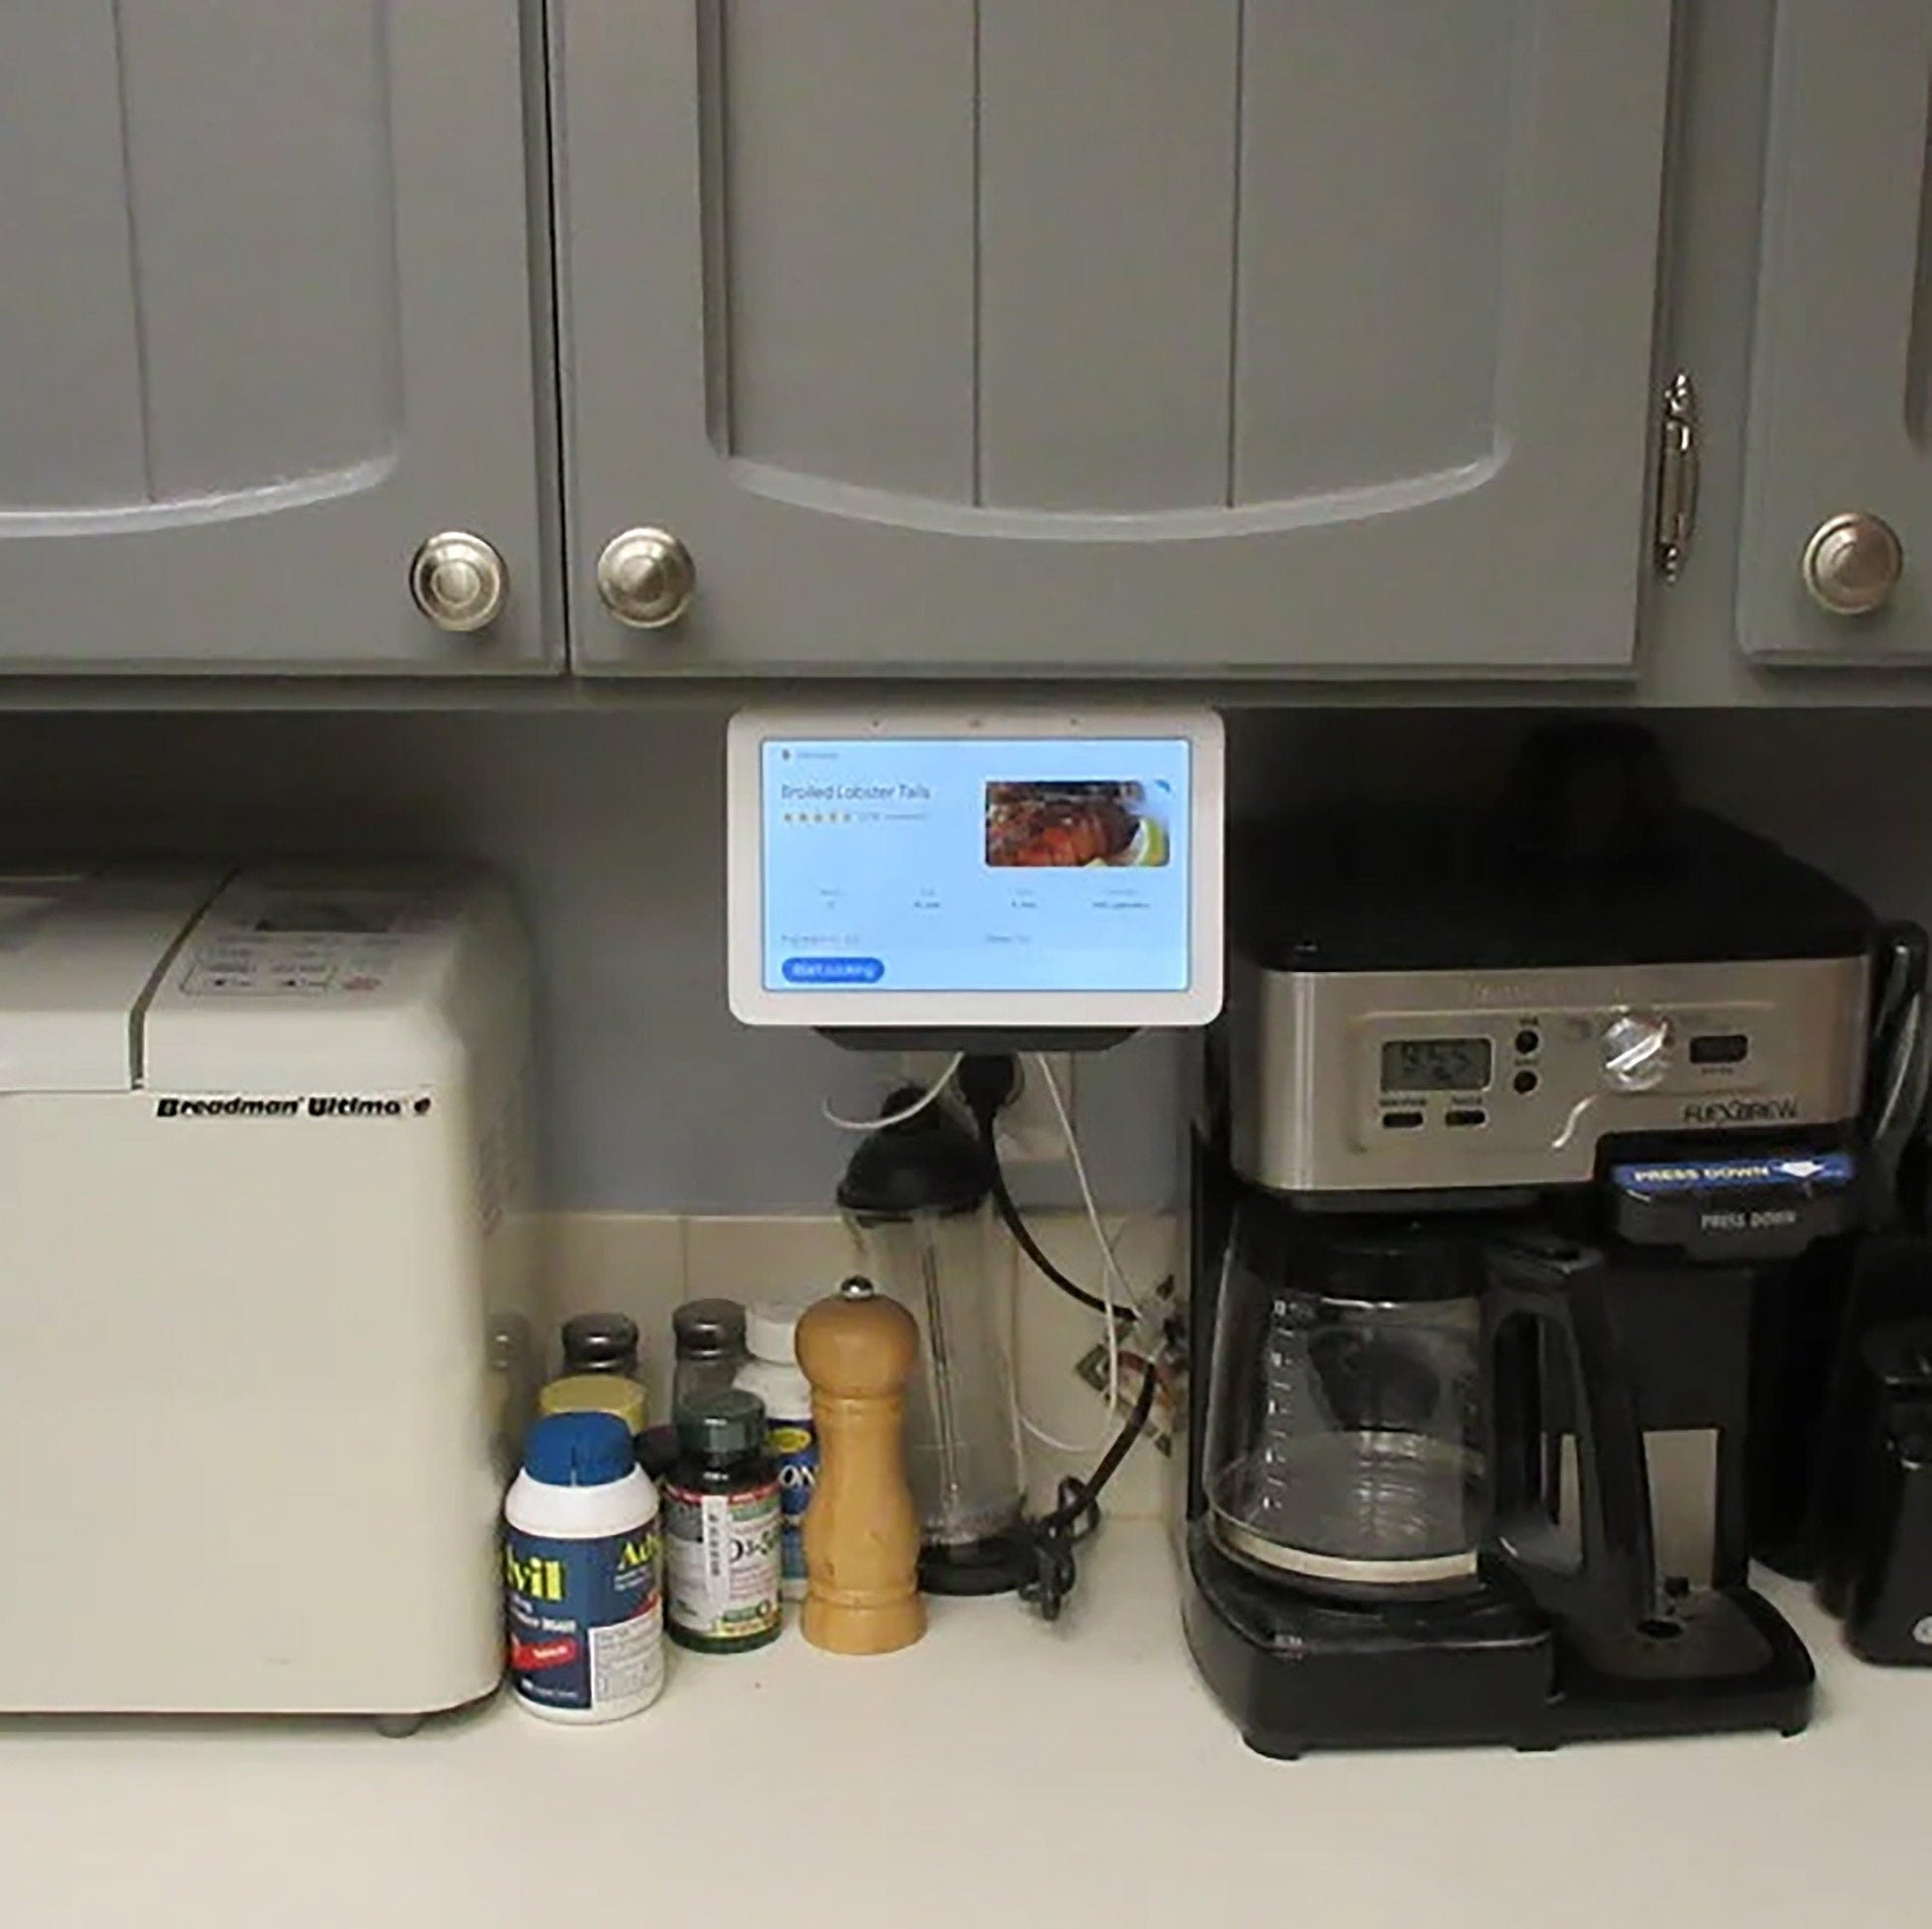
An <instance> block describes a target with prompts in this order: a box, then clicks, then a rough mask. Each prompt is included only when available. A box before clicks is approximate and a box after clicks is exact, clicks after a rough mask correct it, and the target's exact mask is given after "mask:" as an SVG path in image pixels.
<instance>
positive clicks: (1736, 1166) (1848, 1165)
mask: <svg viewBox="0 0 1932 1929" xmlns="http://www.w3.org/2000/svg"><path fill="white" fill-rule="evenodd" d="M1858 1170H1859V1167H1858V1161H1857V1160H1856V1159H1854V1158H1853V1157H1852V1155H1851V1154H1850V1153H1849V1152H1818V1153H1790V1154H1787V1155H1784V1156H1782V1157H1778V1158H1772V1159H1736V1158H1731V1159H1674V1160H1669V1161H1663V1162H1659V1163H1658V1164H1656V1165H1650V1166H1616V1167H1613V1168H1612V1169H1611V1171H1610V1179H1611V1182H1612V1183H1613V1184H1614V1185H1615V1186H1616V1188H1617V1190H1618V1191H1620V1192H1627V1193H1629V1194H1630V1195H1631V1196H1632V1197H1634V1198H1649V1199H1654V1198H1666V1197H1669V1196H1670V1195H1671V1194H1673V1193H1679V1192H1736V1191H1745V1190H1752V1191H1758V1190H1762V1189H1763V1188H1765V1187H1767V1186H1771V1187H1777V1188H1780V1189H1784V1190H1790V1191H1818V1190H1832V1189H1836V1188H1838V1187H1842V1186H1846V1185H1849V1184H1851V1182H1852V1180H1853V1179H1854V1178H1855V1177H1856V1176H1857V1174H1858Z"/></svg>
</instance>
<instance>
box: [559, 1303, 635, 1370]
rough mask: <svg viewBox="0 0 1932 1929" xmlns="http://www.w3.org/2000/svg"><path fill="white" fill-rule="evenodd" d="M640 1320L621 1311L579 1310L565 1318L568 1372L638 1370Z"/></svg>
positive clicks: (565, 1355) (566, 1367)
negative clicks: (638, 1324)
mask: <svg viewBox="0 0 1932 1929" xmlns="http://www.w3.org/2000/svg"><path fill="white" fill-rule="evenodd" d="M636 1370H637V1322H636V1321H635V1320H634V1319H631V1318H628V1317H627V1316H626V1315H625V1314H623V1313H621V1312H579V1313H573V1314H572V1315H571V1317H570V1318H568V1319H566V1320H565V1321H564V1371H565V1372H566V1373H635V1372H636Z"/></svg>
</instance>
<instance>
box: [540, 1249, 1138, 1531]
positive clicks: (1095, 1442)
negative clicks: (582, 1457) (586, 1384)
mask: <svg viewBox="0 0 1932 1929" xmlns="http://www.w3.org/2000/svg"><path fill="white" fill-rule="evenodd" d="M1030 1224H1031V1225H1032V1229H1033V1231H1034V1233H1035V1237H1036V1238H1037V1239H1038V1240H1039V1242H1040V1245H1041V1246H1042V1247H1043V1248H1044V1250H1045V1252H1046V1254H1047V1256H1048V1258H1050V1259H1051V1260H1053V1262H1054V1263H1055V1264H1056V1265H1057V1266H1059V1267H1060V1268H1061V1270H1062V1271H1064V1272H1065V1273H1066V1274H1067V1275H1068V1276H1069V1277H1070V1278H1071V1279H1073V1280H1074V1281H1075V1282H1076V1283H1078V1284H1079V1285H1081V1286H1084V1287H1086V1288H1087V1289H1088V1290H1089V1291H1091V1292H1094V1293H1096V1294H1097V1293H1098V1292H1099V1290H1100V1272H1101V1267H1100V1261H1099V1255H1098V1253H1097V1251H1096V1248H1095V1241H1094V1236H1093V1230H1092V1228H1091V1226H1090V1225H1089V1224H1088V1222H1087V1220H1086V1218H1085V1217H1084V1215H1082V1214H1080V1213H1077V1212H1041V1213H1038V1214H1035V1215H1031V1217H1030ZM1107 1230H1108V1236H1109V1238H1110V1240H1111V1241H1112V1243H1113V1247H1114V1255H1115V1260H1116V1263H1117V1265H1118V1267H1119V1269H1120V1272H1121V1274H1122V1275H1123V1276H1124V1278H1125V1279H1126V1281H1127V1283H1128V1284H1129V1286H1130V1287H1132V1288H1133V1290H1134V1293H1135V1295H1136V1298H1137V1300H1138V1301H1139V1303H1140V1304H1141V1305H1142V1306H1144V1307H1145V1306H1146V1305H1148V1304H1149V1302H1150V1300H1151V1299H1152V1298H1153V1296H1154V1295H1155V1294H1156V1292H1157V1290H1158V1289H1159V1288H1160V1287H1161V1285H1162V1283H1163V1282H1164V1281H1166V1280H1168V1279H1169V1278H1170V1277H1171V1275H1172V1273H1173V1238H1174V1222H1173V1217H1172V1216H1171V1215H1169V1214H1166V1213H1147V1214H1139V1215H1133V1216H1129V1217H1127V1218H1119V1219H1113V1220H1110V1221H1108V1223H1107ZM997 1250H998V1252H999V1253H1000V1254H1001V1255H1002V1259H1001V1264H1000V1268H999V1272H998V1274H997V1276H996V1277H995V1278H994V1279H993V1280H992V1281H991V1282H990V1288H991V1290H992V1291H993V1293H994V1294H995V1295H996V1296H997V1299H998V1305H997V1306H996V1308H995V1309H994V1314H995V1317H996V1319H997V1320H998V1321H999V1324H1000V1327H1001V1330H1002V1331H1003V1332H1006V1333H1008V1334H1009V1335H1010V1343H1013V1345H1014V1352H1015V1357H1016V1360H1017V1369H1018V1370H1017V1373H1016V1382H1017V1391H1018V1395H1019V1404H1020V1411H1021V1413H1022V1414H1023V1415H1024V1416H1025V1418H1026V1420H1027V1421H1028V1422H1030V1423H1031V1425H1032V1427H1033V1428H1035V1429H1037V1430H1038V1432H1039V1433H1040V1434H1044V1435H1049V1436H1051V1437H1052V1438H1053V1439H1054V1440H1056V1441H1059V1442H1062V1443H1066V1444H1067V1445H1066V1446H1064V1447H1053V1446H1049V1445H1047V1444H1046V1443H1045V1442H1043V1441H1041V1440H1039V1439H1037V1438H1035V1437H1034V1436H1033V1435H1032V1434H1031V1433H1030V1435H1029V1437H1028V1440H1027V1448H1026V1466H1027V1472H1028V1481H1029V1487H1030V1489H1031V1498H1032V1501H1033V1504H1034V1505H1035V1507H1038V1506H1042V1505H1046V1504H1049V1503H1050V1501H1051V1499H1052V1495H1053V1490H1054V1488H1055V1486H1056V1485H1057V1484H1058V1482H1059V1480H1060V1478H1061V1476H1062V1475H1064V1474H1068V1473H1085V1472H1086V1471H1087V1470H1088V1469H1089V1468H1091V1466H1092V1465H1093V1463H1094V1461H1095V1460H1097V1459H1098V1458H1099V1456H1100V1454H1101V1452H1102V1451H1103V1450H1104V1448H1105V1447H1106V1445H1107V1443H1108V1442H1109V1441H1110V1440H1111V1439H1112V1438H1113V1435H1114V1432H1115V1429H1116V1426H1117V1424H1118V1423H1116V1422H1114V1421H1112V1420H1110V1419H1109V1417H1108V1413H1107V1406H1106V1399H1105V1394H1104V1391H1103V1390H1101V1389H1097V1388H1096V1387H1095V1386H1094V1385H1092V1384H1091V1379H1092V1377H1093V1376H1094V1373H1095V1371H1096V1366H1095V1363H1094V1356H1095V1354H1096V1349H1097V1348H1099V1346H1100V1342H1101V1338H1102V1328H1101V1322H1100V1319H1099V1316H1098V1315H1097V1314H1095V1313H1093V1312H1090V1311H1088V1310H1087V1309H1085V1308H1084V1307H1081V1306H1078V1305H1076V1304H1075V1303H1074V1302H1073V1301H1071V1300H1069V1299H1067V1298H1065V1297H1064V1296H1063V1295H1062V1294H1060V1293H1059V1292H1057V1291H1056V1290H1055V1289H1054V1288H1053V1287H1051V1286H1049V1285H1048V1284H1047V1283H1046V1282H1045V1281H1044V1280H1042V1279H1041V1278H1039V1276H1038V1275H1037V1274H1036V1273H1035V1271H1034V1269H1033V1267H1032V1266H1031V1265H1030V1264H1029V1263H1028V1262H1027V1261H1026V1260H1025V1259H1024V1258H1022V1257H1021V1256H1020V1255H1019V1254H1018V1252H1017V1251H1015V1249H1014V1248H1013V1247H1012V1246H1011V1245H1010V1244H1009V1243H1008V1242H1006V1241H1005V1240H1004V1239H1002V1240H1001V1241H1000V1242H999V1244H998V1247H997ZM547 1253H548V1264H547V1269H546V1279H545V1292H546V1303H547V1304H546V1312H547V1316H548V1318H549V1320H550V1328H551V1332H552V1333H553V1335H554V1333H555V1330H556V1324H557V1322H558V1321H560V1320H562V1319H563V1318H565V1317H566V1316H567V1315H569V1314H570V1313H573V1312H582V1311H587V1310H590V1309H593V1308H595V1309H603V1310H607V1311H617V1312H625V1313H628V1314H629V1315H630V1317H631V1318H633V1319H634V1320H636V1322H637V1325H638V1327H639V1329H640V1330H641V1332H642V1333H643V1336H644V1378H645V1388H646V1393H647V1397H648V1400H649V1404H650V1411H651V1413H652V1415H653V1416H660V1415H662V1414H664V1413H665V1412H666V1411H667V1410H668V1406H669V1401H670V1365H671V1347H670V1321H671V1310H672V1309H673V1308H674V1307H676V1306H677V1305H678V1303H679V1302H680V1301H682V1300H687V1299H693V1298H696V1297H698V1296H701V1295H705V1294H722V1295H724V1296H726V1297H727V1298H730V1299H734V1300H742V1301H745V1302H748V1303H749V1302H752V1301H756V1300H791V1301H796V1302H797V1303H799V1304H801V1305H803V1304H806V1303H808V1302H810V1301H812V1300H815V1299H818V1298H820V1297H822V1296H823V1295H824V1294H826V1293H829V1292H830V1291H831V1290H832V1289H833V1288H834V1287H835V1286H836V1285H837V1284H838V1282H839V1281H840V1280H841V1279H843V1278H844V1277H845V1275H846V1274H847V1273H849V1272H851V1271H852V1269H853V1265H854V1260H855V1255H854V1252H853V1249H852V1244H851V1239H850V1235H849V1234H848V1232H847V1230H846V1228H845V1225H844V1224H843V1222H842V1221H841V1220H839V1219H838V1218H836V1217H832V1216H829V1215H819V1216H804V1215H795V1216H794V1215H787V1216H782V1217H768V1218H767V1217H756V1216H732V1217H706V1216H693V1217H682V1216H678V1215H676V1214H670V1213H595V1212H591V1213H579V1212H573V1213H560V1214H557V1215H555V1216H554V1217H553V1218H552V1219H551V1221H550V1224H549V1228H548V1240H547ZM1127 1351H1128V1353H1129V1356H1130V1357H1129V1360H1128V1361H1127V1362H1124V1364H1123V1367H1122V1373H1121V1391H1120V1408H1121V1412H1122V1413H1123V1414H1124V1413H1125V1411H1126V1409H1127V1408H1128V1406H1129V1405H1131V1404H1132V1401H1133V1399H1134V1396H1135V1394H1136V1392H1137V1391H1138V1390H1139V1386H1140V1378H1139V1372H1138V1370H1137V1369H1136V1368H1135V1367H1134V1366H1133V1365H1132V1363H1131V1343H1130V1346H1129V1348H1128V1349H1127ZM1083 1363H1087V1365H1086V1371H1085V1372H1083V1371H1082V1367H1083ZM1166 1493H1167V1469H1166V1456H1165V1455H1164V1454H1163V1453H1162V1452H1161V1451H1160V1450H1159V1449H1158V1448H1157V1447H1156V1446H1155V1445H1154V1444H1153V1443H1152V1442H1150V1441H1147V1440H1142V1441H1140V1442H1138V1443H1137V1444H1136V1445H1135V1447H1134V1449H1133V1451H1132V1452H1131V1453H1129V1455H1128V1456H1127V1459H1126V1460H1125V1461H1124V1462H1123V1463H1122V1465H1121V1467H1120V1470H1119V1471H1118V1472H1117V1473H1116V1474H1115V1475H1114V1478H1113V1480H1112V1482H1111V1483H1110V1484H1109V1486H1108V1488H1107V1492H1106V1495H1105V1509H1106V1511H1107V1512H1108V1513H1111V1514H1118V1515H1122V1516H1143V1517H1146V1516H1155V1515H1158V1514H1159V1513H1161V1511H1162V1510H1163V1507H1164V1505H1165V1504H1166Z"/></svg>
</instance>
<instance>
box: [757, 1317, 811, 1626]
mask: <svg viewBox="0 0 1932 1929" xmlns="http://www.w3.org/2000/svg"><path fill="white" fill-rule="evenodd" d="M803 1310H804V1308H802V1307H789V1306H781V1305H776V1304H767V1305H764V1306H755V1307H751V1308H748V1309H747V1310H746V1313H745V1340H746V1344H747V1345H748V1346H750V1348H751V1351H752V1357H751V1358H750V1359H749V1360H747V1361H746V1363H745V1364H744V1365H743V1366H741V1367H740V1368H739V1369H738V1384H739V1386H740V1387H742V1388H743V1389H744V1390H745V1392H747V1393H756V1394H757V1395H758V1397H759V1400H760V1401H762V1402H763V1404H764V1450H765V1452H766V1453H767V1454H768V1455H769V1456H770V1458H771V1463H772V1465H773V1466H775V1467H776V1468H777V1470H778V1506H779V1511H780V1515H781V1521H782V1531H781V1534H780V1537H779V1544H778V1554H779V1562H778V1565H779V1575H780V1581H779V1591H780V1592H781V1593H782V1594H783V1595H784V1597H785V1599H786V1600H803V1599H804V1598H805V1537H804V1527H805V1509H806V1508H807V1507H808V1506H809V1505H810V1504H811V1498H812V1486H813V1484H814V1482H815V1481H816V1480H817V1478H818V1430H817V1429H816V1428H815V1427H814V1426H813V1425H812V1384H811V1382H810V1381H809V1380H808V1379H806V1378H805V1376H804V1374H803V1373H801V1372H800V1371H799V1370H798V1354H797V1350H796V1348H795V1345H794V1335H795V1334H796V1332H797V1330H798V1315H799V1314H800V1313H801V1312H802V1311H803Z"/></svg>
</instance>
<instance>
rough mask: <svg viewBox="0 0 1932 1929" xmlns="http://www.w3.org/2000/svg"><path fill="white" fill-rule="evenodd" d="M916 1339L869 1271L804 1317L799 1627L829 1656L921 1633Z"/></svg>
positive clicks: (898, 1642)
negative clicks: (808, 1414) (913, 1434)
mask: <svg viewBox="0 0 1932 1929" xmlns="http://www.w3.org/2000/svg"><path fill="white" fill-rule="evenodd" d="M918 1344H919V1335H918V1328H917V1327H916V1326H915V1325H914V1324H913V1322H912V1315H911V1314H910V1313H909V1312H907V1311H906V1309H904V1308H903V1307H902V1306H900V1305H899V1304H898V1302H897V1300H889V1299H887V1298H886V1297H885V1296H884V1295H883V1294H881V1293H877V1292H875V1291H874V1289H873V1284H872V1282H871V1281H870V1280H867V1279H858V1278H854V1279H849V1280H847V1281H846V1282H845V1284H844V1285H843V1286H841V1287H840V1288H839V1290H838V1292H837V1293H836V1294H834V1295H833V1296H832V1297H831V1298H830V1299H827V1300H820V1301H819V1302H818V1303H817V1304H816V1305H814V1306H812V1307H810V1308H808V1309H806V1311H805V1314H804V1316H803V1317H802V1318H801V1319H800V1320H799V1321H798V1337H797V1350H798V1364H799V1366H800V1367H801V1368H802V1369H803V1370H804V1374H805V1377H806V1379H808V1380H809V1381H810V1382H811V1385H812V1419H813V1421H814V1423H815V1424H816V1425H817V1428H818V1450H819V1463H818V1484H817V1485H816V1486H815V1487H814V1488H813V1490H812V1504H811V1505H810V1506H809V1507H808V1508H807V1509H806V1510H805V1576H806V1592H805V1610H804V1615H803V1618H802V1621H801V1626H802V1627H803V1629H804V1635H805V1639H806V1640H807V1641H809V1642H810V1643H811V1644H812V1646H813V1647H815V1648H823V1649H825V1650H826V1651H827V1652H828V1653H830V1654H891V1653H893V1652H894V1651H895V1650H896V1649H897V1648H907V1647H910V1646H911V1645H912V1643H913V1642H914V1641H916V1640H917V1639H918V1638H919V1636H920V1635H922V1634H923V1633H924V1632H925V1602H924V1601H923V1600H921V1599H920V1598H919V1581H918V1565H919V1522H918V1516H917V1514H916V1513H915V1512H914V1511H913V1507H912V1489H911V1487H910V1486H909V1485H908V1484H907V1482H906V1478H905V1447H904V1442H903V1439H902V1433H903V1420H904V1410H905V1383H906V1380H907V1379H908V1378H909V1377H910V1375H911V1372H912V1362H913V1360H914V1359H915V1358H916V1356H917V1353H918Z"/></svg>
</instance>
